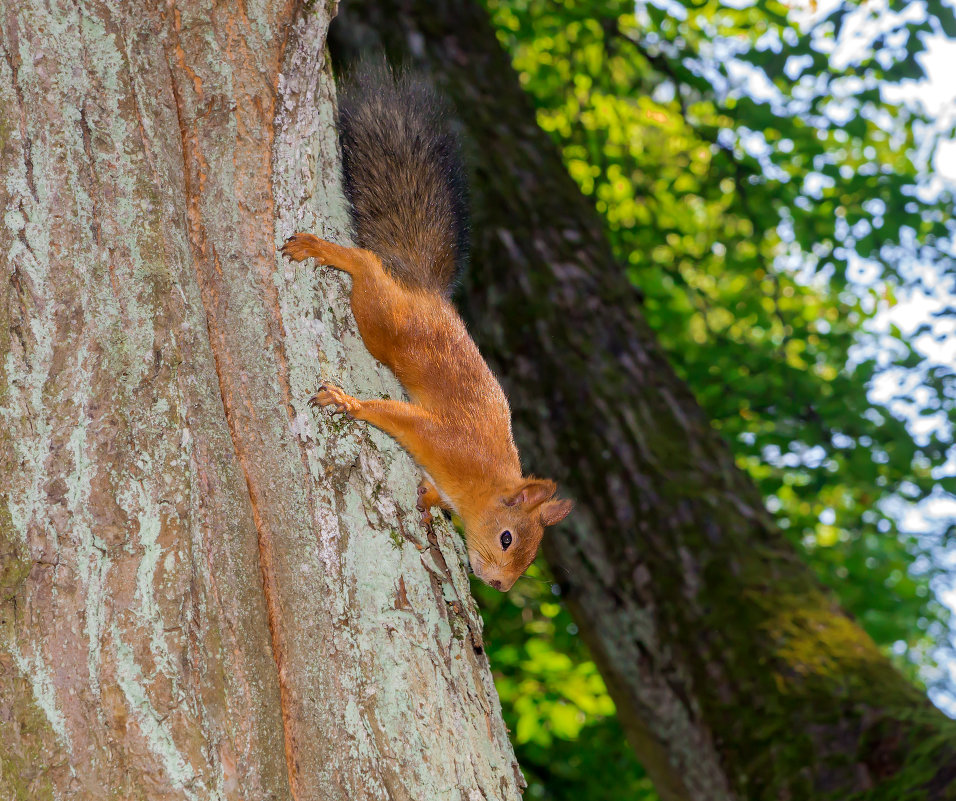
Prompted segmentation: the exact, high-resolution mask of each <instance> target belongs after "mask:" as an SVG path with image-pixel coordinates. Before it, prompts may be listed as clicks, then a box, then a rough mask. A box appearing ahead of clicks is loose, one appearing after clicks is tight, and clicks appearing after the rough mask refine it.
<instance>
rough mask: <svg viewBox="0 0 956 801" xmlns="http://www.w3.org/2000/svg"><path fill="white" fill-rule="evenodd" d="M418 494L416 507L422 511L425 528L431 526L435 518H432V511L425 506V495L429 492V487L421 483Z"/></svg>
mask: <svg viewBox="0 0 956 801" xmlns="http://www.w3.org/2000/svg"><path fill="white" fill-rule="evenodd" d="M417 494H418V500H417V501H416V502H415V508H416V509H417V510H418V511H419V512H420V513H421V521H422V525H424V526H425V528H431V525H432V520H433V519H434V518H432V513H431V511H430V510H429V509H428V507H427V506H425V495H426V494H428V487H426V486H425V485H424V484H419V485H418V490H417Z"/></svg>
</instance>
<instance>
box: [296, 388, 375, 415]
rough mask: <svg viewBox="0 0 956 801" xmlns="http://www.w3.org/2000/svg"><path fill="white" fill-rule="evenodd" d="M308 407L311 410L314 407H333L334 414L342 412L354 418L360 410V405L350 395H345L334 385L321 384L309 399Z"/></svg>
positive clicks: (359, 402)
mask: <svg viewBox="0 0 956 801" xmlns="http://www.w3.org/2000/svg"><path fill="white" fill-rule="evenodd" d="M309 406H311V407H312V408H313V409H314V408H315V407H316V406H334V407H335V408H334V409H333V411H334V412H344V413H345V414H347V415H349V417H354V416H355V415H356V414H357V413H358V412H359V410H361V408H362V403H361V401H359V400H358V399H357V398H353V397H352V396H351V395H346V394H345V393H344V392H343V391H342V390H341V389H339V388H338V387H337V386H335V385H334V384H323V385H322V386H321V387H319V391H318V392H316V393H315V394H314V395H313V396H312V397H311V398H309Z"/></svg>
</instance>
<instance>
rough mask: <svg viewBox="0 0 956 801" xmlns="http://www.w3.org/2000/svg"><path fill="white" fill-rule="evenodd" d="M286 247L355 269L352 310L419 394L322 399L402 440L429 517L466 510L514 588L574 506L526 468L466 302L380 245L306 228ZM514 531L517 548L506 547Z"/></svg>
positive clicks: (486, 556) (469, 529)
mask: <svg viewBox="0 0 956 801" xmlns="http://www.w3.org/2000/svg"><path fill="white" fill-rule="evenodd" d="M282 251H283V253H284V254H285V255H286V256H288V257H289V258H291V259H293V260H295V261H301V260H302V259H305V258H310V257H311V258H315V259H317V260H318V261H320V262H322V263H323V264H328V265H330V266H332V267H336V268H338V269H340V270H343V271H345V272H347V273H349V274H350V275H351V276H352V296H351V305H352V312H353V313H354V315H355V320H356V322H357V323H358V327H359V332H360V333H361V335H362V339H363V340H364V341H365V345H366V347H367V348H368V350H369V352H370V353H371V354H372V356H374V357H375V358H376V359H378V360H379V361H380V362H383V363H384V364H386V365H387V366H388V367H389V368H390V369H391V370H392V372H393V373H395V375H396V376H397V377H398V379H399V381H401V382H402V385H403V386H404V387H405V389H406V390H407V392H408V395H409V397H410V399H411V402H410V403H405V402H402V401H392V400H358V399H356V398H353V397H351V396H349V395H347V394H345V393H344V392H343V391H342V390H341V389H339V388H338V387H333V386H331V385H329V384H326V385H325V386H323V387H321V388H320V390H319V392H318V393H316V395H315V396H313V398H312V401H311V402H312V404H313V405H318V406H331V407H334V409H336V410H338V411H340V412H344V413H347V414H349V415H350V416H352V417H354V418H356V419H358V420H364V421H366V422H368V423H370V424H372V425H374V426H376V427H378V428H380V429H382V430H383V431H385V432H386V433H387V434H389V435H391V436H392V437H394V438H395V439H396V440H397V441H398V442H399V443H400V444H401V445H402V447H404V448H405V449H406V450H407V451H408V452H409V453H410V454H411V455H412V458H414V459H415V461H416V462H417V463H418V464H419V465H420V466H421V467H422V468H423V469H424V470H425V471H426V473H427V475H428V478H427V479H426V480H425V481H423V482H422V485H421V487H420V488H419V500H418V505H419V509H420V510H421V511H422V517H423V520H425V522H428V521H430V519H431V515H430V514H429V513H428V508H429V507H431V506H441V507H443V508H451V509H453V510H454V511H455V512H457V513H458V515H459V516H460V517H461V519H462V521H463V522H464V524H465V534H466V538H467V541H468V550H469V557H470V559H471V564H472V569H473V570H474V571H475V573H476V575H478V577H479V578H481V579H482V580H483V581H485V582H486V583H488V584H489V585H491V586H492V587H495V588H496V589H501V590H507V589H509V588H510V587H511V585H512V584H514V582H515V581H516V580H517V579H518V577H519V576H520V575H521V574H522V573H523V572H524V571H525V569H526V568H527V567H528V565H529V564H530V563H531V561H532V560H533V559H534V557H535V554H536V553H537V550H538V545H539V543H540V541H541V537H542V534H543V530H544V526H545V525H553V524H554V523H557V522H559V521H560V520H562V519H564V517H565V516H566V515H567V514H568V512H570V510H571V502H570V501H561V500H554V501H552V500H550V499H551V497H552V496H553V495H554V492H555V485H554V482H552V481H548V480H542V479H533V478H525V477H523V476H522V475H521V464H520V461H519V459H518V450H517V448H516V447H515V443H514V439H513V437H512V433H511V411H510V409H509V407H508V401H507V399H506V398H505V394H504V392H503V391H502V389H501V386H500V385H499V384H498V381H497V380H496V379H495V377H494V375H493V374H492V372H491V370H490V369H488V365H487V364H486V363H485V360H484V359H483V358H482V356H481V354H480V353H479V352H478V348H477V346H476V345H475V343H474V342H473V341H472V339H471V337H470V336H469V335H468V332H467V330H466V329H465V325H464V323H463V322H462V320H461V318H460V317H459V316H458V313H457V311H456V310H455V308H454V306H453V305H452V304H451V303H450V302H449V301H448V300H446V299H445V298H444V297H443V296H442V295H439V294H437V293H435V292H431V291H428V290H425V289H421V288H414V287H409V286H406V285H405V284H403V283H401V282H399V281H398V280H396V279H395V278H394V277H392V276H391V275H390V274H389V273H388V272H386V270H385V269H384V268H383V266H382V262H381V260H380V259H379V258H378V256H376V255H375V254H374V253H372V252H371V251H368V250H362V249H360V248H347V247H342V246H340V245H334V244H332V243H331V242H326V241H325V240H322V239H319V238H318V237H316V236H313V235H312V234H295V235H294V236H293V237H292V238H291V239H289V241H288V242H286V244H285V245H284V246H283V249H282ZM504 531H508V532H510V534H511V537H512V544H511V545H510V546H509V547H508V548H503V547H502V544H501V534H502V532H504Z"/></svg>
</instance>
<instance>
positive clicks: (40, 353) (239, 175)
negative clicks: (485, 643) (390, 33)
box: [0, 0, 521, 801]
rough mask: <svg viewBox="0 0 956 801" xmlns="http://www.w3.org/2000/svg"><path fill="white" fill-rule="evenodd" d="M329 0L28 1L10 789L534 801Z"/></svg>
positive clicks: (17, 325) (19, 162)
mask: <svg viewBox="0 0 956 801" xmlns="http://www.w3.org/2000/svg"><path fill="white" fill-rule="evenodd" d="M329 11H330V9H329V6H328V4H324V3H317V4H312V3H306V4H305V7H299V6H298V5H296V4H294V3H292V2H278V1H277V0H275V1H273V2H267V1H265V0H263V1H262V2H257V3H240V2H237V3H219V4H214V3H212V2H200V1H199V0H196V1H195V2H173V1H172V0H170V2H167V3H154V2H145V0H142V1H141V2H133V1H132V0H129V2H123V3H115V2H105V1H97V0H79V2H76V3H63V4H60V3H55V2H43V0H0V25H2V35H0V48H2V55H3V58H2V59H0V151H2V164H0V172H2V181H0V201H2V210H3V211H2V213H3V221H2V225H0V252H2V254H3V256H2V261H0V271H2V274H0V280H2V285H0V287H2V288H0V293H2V294H0V797H2V798H3V799H18V800H23V801H26V800H27V799H29V801H40V800H41V799H53V798H59V799H65V798H70V799H74V798H76V799H164V800H165V799H212V798H215V799H250V800H254V801H262V800H263V799H295V801H308V800H309V799H323V800H326V799H346V798H349V799H351V798H363V799H364V798H369V799H386V798H388V799H456V800H457V799H459V798H468V799H477V798H489V799H490V798H494V799H516V798H517V797H518V796H519V786H520V783H521V778H520V774H519V773H518V771H517V766H516V765H515V763H514V758H513V754H512V751H511V746H510V745H509V743H508V739H507V735H506V732H505V728H504V725H503V723H502V720H501V716H500V709H499V706H498V700H497V696H496V694H495V691H494V687H493V685H492V682H491V678H490V674H489V671H488V665H487V662H486V659H485V657H484V655H483V652H482V646H481V631H480V623H479V618H478V616H477V614H476V610H475V608H474V605H473V603H472V601H471V597H470V594H469V590H468V582H467V578H466V575H465V573H464V571H463V570H462V567H461V559H460V557H459V552H460V550H461V549H460V547H459V546H460V543H459V541H458V539H457V537H455V536H454V535H453V534H449V533H448V531H447V530H443V529H440V530H439V531H438V532H437V535H435V536H432V537H430V538H428V537H426V536H425V534H424V531H423V529H422V527H421V526H420V524H419V523H418V518H417V514H416V512H415V510H414V499H415V486H416V483H417V480H418V475H417V471H416V469H415V467H414V465H413V463H412V462H411V460H410V459H409V458H408V457H407V455H405V454H404V452H402V451H401V450H400V449H399V448H398V447H397V446H395V445H394V443H392V442H391V441H390V440H389V439H388V438H387V437H386V436H384V435H383V434H380V433H379V432H377V431H376V430H375V429H372V428H369V427H366V426H364V425H361V424H353V423H348V422H341V421H333V420H331V419H329V418H328V417H327V416H325V415H324V414H318V415H314V416H313V415H312V414H310V412H309V410H308V407H307V405H306V402H307V399H308V397H309V395H310V394H311V393H312V392H313V391H314V390H315V388H316V386H317V385H318V384H319V383H320V380H321V379H322V378H323V377H326V376H328V377H332V378H335V379H336V381H337V383H341V384H342V385H343V386H344V387H345V388H347V389H349V390H352V391H355V392H356V393H357V394H359V395H360V396H368V395H378V394H388V395H391V396H394V395H396V394H398V393H399V392H400V388H399V387H398V385H397V383H396V381H395V380H394V378H393V377H392V376H391V375H390V374H389V373H388V372H387V371H385V370H384V369H383V368H382V367H381V365H378V364H376V363H375V362H374V360H373V359H372V358H371V357H370V356H369V354H368V353H367V351H366V350H365V348H364V346H363V344H362V342H361V339H360V338H359V337H358V335H357V332H356V329H355V326H354V321H353V320H352V318H351V314H350V312H349V311H348V306H347V293H348V281H347V279H346V278H344V277H343V276H342V274H341V273H337V272H335V271H323V272H316V271H313V269H312V268H311V267H309V268H305V267H301V266H300V267H299V268H298V269H296V268H294V267H293V266H292V265H290V264H288V263H284V262H280V260H279V259H278V258H277V255H276V247H277V245H278V244H280V243H281V242H282V241H283V240H284V239H285V237H286V236H288V235H289V234H290V233H291V232H292V231H293V230H296V229H306V230H314V231H316V232H318V233H324V234H325V235H327V236H330V237H331V238H333V239H337V240H341V239H342V238H343V237H344V236H345V234H344V231H345V213H344V201H343V199H342V197H341V193H340V190H339V178H338V155H337V147H336V138H335V133H334V129H333V127H332V123H331V121H332V107H333V100H332V84H331V81H330V79H329V72H328V69H327V66H326V62H325V57H324V41H325V32H326V29H327V25H328V20H329Z"/></svg>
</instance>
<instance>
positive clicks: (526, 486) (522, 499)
mask: <svg viewBox="0 0 956 801" xmlns="http://www.w3.org/2000/svg"><path fill="white" fill-rule="evenodd" d="M557 491H558V485H557V484H555V483H554V482H553V481H552V480H551V479H550V478H529V479H528V480H527V481H525V482H524V483H522V484H520V485H519V486H518V488H517V490H515V492H514V493H513V494H512V495H511V496H509V497H507V498H505V506H516V505H518V504H521V505H522V506H537V505H538V504H539V503H543V502H544V501H546V500H548V498H550V497H551V496H552V495H554V493H555V492H557Z"/></svg>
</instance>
